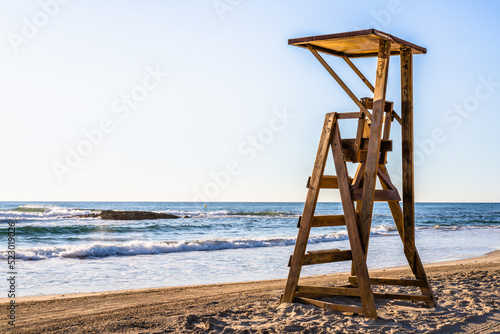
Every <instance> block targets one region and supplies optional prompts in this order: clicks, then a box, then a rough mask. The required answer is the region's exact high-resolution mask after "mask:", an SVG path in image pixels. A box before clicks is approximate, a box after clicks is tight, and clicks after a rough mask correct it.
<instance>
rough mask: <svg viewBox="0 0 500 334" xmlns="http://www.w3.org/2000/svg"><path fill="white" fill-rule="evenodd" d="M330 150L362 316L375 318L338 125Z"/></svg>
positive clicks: (375, 313)
mask: <svg viewBox="0 0 500 334" xmlns="http://www.w3.org/2000/svg"><path fill="white" fill-rule="evenodd" d="M331 148H332V153H333V161H334V163H335V170H336V171H337V177H338V179H339V190H340V198H341V201H342V207H343V209H344V216H345V221H346V227H347V234H348V236H349V244H350V245H351V253H352V257H353V261H352V263H353V266H354V269H355V272H356V276H357V277H358V279H359V289H360V297H361V302H362V304H363V315H364V316H365V317H367V318H377V309H376V307H375V299H374V298H373V292H372V288H371V285H370V279H369V275H368V267H367V266H366V257H365V252H364V250H363V247H362V245H361V238H360V234H359V231H358V223H357V214H356V212H355V210H354V203H353V201H352V198H351V191H350V185H349V178H348V173H347V166H346V163H345V161H344V156H343V153H342V139H341V138H340V130H339V126H338V124H335V126H334V128H333V139H332V145H331Z"/></svg>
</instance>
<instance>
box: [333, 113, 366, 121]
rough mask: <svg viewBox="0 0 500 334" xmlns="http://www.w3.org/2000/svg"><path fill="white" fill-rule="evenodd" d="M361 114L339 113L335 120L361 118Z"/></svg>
mask: <svg viewBox="0 0 500 334" xmlns="http://www.w3.org/2000/svg"><path fill="white" fill-rule="evenodd" d="M363 115H364V114H363V112H340V113H338V115H337V119H352V118H356V119H357V118H361V117H363Z"/></svg>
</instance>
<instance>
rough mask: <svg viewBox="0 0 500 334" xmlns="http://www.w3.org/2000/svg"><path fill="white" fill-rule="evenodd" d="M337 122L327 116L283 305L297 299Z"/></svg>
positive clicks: (335, 114) (331, 115) (334, 117)
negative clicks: (297, 290)
mask: <svg viewBox="0 0 500 334" xmlns="http://www.w3.org/2000/svg"><path fill="white" fill-rule="evenodd" d="M336 122H337V113H330V114H326V116H325V123H324V125H323V131H322V133H321V139H320V141H319V146H318V153H317V154H316V161H315V162H314V168H313V172H312V174H311V181H310V186H309V189H308V191H307V197H306V202H305V204H304V211H303V214H302V219H301V221H300V229H299V233H298V235H297V241H296V242H295V249H294V252H293V256H292V261H291V263H290V271H289V274H288V279H287V281H286V286H285V292H284V294H283V297H282V299H281V302H282V303H291V302H293V299H294V297H295V289H296V288H297V284H298V282H299V277H300V271H301V269H302V259H303V257H304V253H305V251H306V247H307V240H308V239H309V232H310V230H311V222H312V217H313V216H314V211H315V209H316V203H317V201H318V195H319V189H320V188H319V183H320V181H321V176H322V175H323V172H324V170H325V164H326V159H327V157H328V149H329V147H330V143H331V139H332V129H333V126H334V125H335V124H336Z"/></svg>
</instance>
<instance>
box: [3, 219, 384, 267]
mask: <svg viewBox="0 0 500 334" xmlns="http://www.w3.org/2000/svg"><path fill="white" fill-rule="evenodd" d="M392 231H393V230H392V228H391V227H388V226H377V228H374V229H372V232H371V234H372V235H381V236H382V235H387V233H388V232H392ZM347 239H348V235H347V231H345V230H344V231H339V232H334V233H330V234H322V235H313V236H310V237H309V241H308V243H309V244H319V243H324V242H333V241H343V240H347ZM293 245H295V237H287V236H285V237H261V238H228V239H202V240H194V241H161V242H151V241H139V240H135V241H129V242H125V243H120V244H110V243H99V242H96V243H92V244H88V245H78V246H71V245H62V246H49V247H32V248H24V249H23V248H21V249H18V250H17V251H16V257H17V258H18V259H21V260H25V261H36V260H43V259H48V258H79V259H87V258H89V259H91V258H103V257H109V256H135V255H153V254H167V253H182V252H196V251H217V250H226V249H244V248H261V247H278V246H293ZM5 258H6V252H2V253H0V259H5Z"/></svg>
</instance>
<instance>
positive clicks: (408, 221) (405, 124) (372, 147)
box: [281, 29, 436, 318]
mask: <svg viewBox="0 0 500 334" xmlns="http://www.w3.org/2000/svg"><path fill="white" fill-rule="evenodd" d="M288 44H290V45H295V46H299V47H302V48H306V49H309V51H311V53H312V54H313V55H314V56H315V57H316V59H317V60H318V61H319V62H320V63H321V64H322V65H323V67H324V68H325V69H326V70H327V71H328V73H330V75H331V76H332V77H333V78H334V79H335V81H337V83H338V84H339V85H340V86H341V87H342V88H343V90H344V91H345V92H346V93H347V95H349V97H351V99H352V100H353V101H354V103H355V104H356V105H357V106H358V107H359V112H348V113H335V112H334V113H329V114H326V117H325V122H324V125H323V129H322V132H321V139H320V142H319V147H318V153H317V155H316V161H315V162H314V168H313V171H312V175H311V177H310V178H309V180H308V182H307V188H308V192H307V197H306V201H305V205H304V211H303V214H302V216H301V217H300V218H299V223H298V228H299V232H298V236H297V241H296V243H295V250H294V253H293V255H292V256H291V257H290V261H289V267H290V272H289V275H288V280H287V282H286V287H285V291H284V294H283V295H282V297H281V303H285V302H294V301H296V302H300V303H306V304H312V305H316V306H320V307H323V308H327V309H331V310H335V311H341V312H349V313H357V314H363V315H364V316H365V317H368V318H376V317H377V310H376V307H375V301H374V298H391V299H402V300H413V301H423V302H425V304H426V305H427V306H428V307H435V306H436V301H435V298H434V295H433V293H432V290H431V287H430V285H429V281H428V279H427V275H426V273H425V270H424V267H423V265H422V262H421V260H420V257H419V255H418V252H417V249H416V247H415V210H414V201H415V199H414V184H413V180H414V176H413V165H414V163H413V73H412V71H413V55H414V54H425V53H426V52H427V50H426V49H425V48H423V47H420V46H417V45H415V44H412V43H409V42H407V41H404V40H402V39H400V38H397V37H395V36H392V35H389V34H386V33H384V32H381V31H377V30H375V29H368V30H360V31H352V32H346V33H339V34H332V35H322V36H312V37H304V38H297V39H290V40H289V41H288ZM319 53H324V54H327V55H332V56H337V57H341V58H343V59H344V60H345V62H346V63H347V64H348V65H349V66H350V67H351V68H352V69H353V70H354V72H355V73H356V74H357V75H358V76H359V77H360V78H361V80H362V81H363V82H364V83H365V84H366V85H367V86H368V88H369V89H370V90H371V91H372V92H373V98H362V99H358V98H357V97H356V96H355V95H354V94H353V92H352V91H351V90H350V89H349V88H348V87H347V86H346V84H345V83H344V82H343V81H342V80H341V79H340V78H339V76H338V75H337V74H336V73H335V71H334V70H333V69H332V68H331V67H330V66H329V65H328V64H327V63H326V62H325V60H324V59H323V58H322V57H321V55H320V54H319ZM393 55H399V56H400V58H401V114H400V115H398V113H396V111H394V108H393V103H392V102H388V101H386V99H385V98H386V88H387V73H388V68H389V59H390V57H391V56H393ZM359 57H378V59H377V71H376V77H375V86H373V85H372V84H371V83H370V82H369V81H368V80H367V79H366V77H365V76H364V75H363V74H362V73H361V72H360V71H359V69H358V68H357V67H356V66H355V65H354V64H353V63H352V61H351V59H350V58H359ZM342 119H357V120H358V128H357V133H356V138H352V139H342V138H341V136H340V130H339V121H340V120H342ZM393 120H396V121H397V122H398V123H399V124H400V125H401V133H402V136H401V139H402V179H403V189H402V191H403V198H402V201H403V208H401V206H400V203H399V202H400V201H401V198H400V196H399V193H398V190H397V189H396V187H395V186H394V185H393V183H392V182H391V178H390V176H389V173H388V171H387V168H386V162H387V152H388V151H391V150H392V141H391V140H390V139H389V135H390V131H391V123H392V121H393ZM330 148H331V150H332V154H333V160H334V165H335V170H336V174H337V175H336V176H333V175H324V170H325V164H326V160H327V157H328V151H329V150H330ZM346 162H353V163H357V164H358V166H357V171H356V173H355V175H354V176H353V177H352V178H351V177H349V175H348V171H347V168H346ZM377 177H378V179H379V181H380V184H381V186H382V189H376V181H377ZM324 188H330V189H332V188H333V189H339V191H340V197H341V202H342V207H343V211H344V214H343V215H326V216H315V215H314V212H315V208H316V204H317V201H318V195H319V191H320V189H324ZM374 201H386V202H387V203H388V204H389V208H390V210H391V213H392V216H393V217H394V222H395V224H396V227H397V230H398V232H399V235H400V236H401V240H402V242H403V246H404V254H405V256H406V258H407V260H408V263H409V265H410V268H411V270H412V272H413V274H414V275H415V279H400V278H373V277H370V276H369V272H368V268H367V265H366V256H367V252H368V240H369V235H370V228H371V221H372V213H373V202H374ZM342 225H345V226H346V227H347V232H348V236H349V243H350V247H351V249H350V250H339V249H330V250H320V251H309V252H307V253H306V248H307V241H308V238H309V232H310V230H311V228H314V227H320V226H321V227H324V226H342ZM337 261H352V274H351V277H350V278H349V283H350V284H349V285H346V286H340V287H331V286H304V285H299V284H298V283H299V277H300V271H301V269H302V266H304V265H313V264H321V263H330V262H337ZM378 284H382V285H400V286H413V287H419V288H420V291H421V294H416V293H413V294H410V293H404V294H402V293H374V292H373V290H372V285H378ZM323 296H355V297H360V298H361V304H362V307H359V306H352V305H345V304H334V303H328V302H324V301H321V300H318V298H320V297H323Z"/></svg>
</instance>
